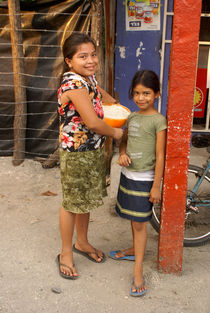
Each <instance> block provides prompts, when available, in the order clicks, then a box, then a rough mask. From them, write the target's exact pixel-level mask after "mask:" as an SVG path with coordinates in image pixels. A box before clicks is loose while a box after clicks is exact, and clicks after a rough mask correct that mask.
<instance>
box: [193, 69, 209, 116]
mask: <svg viewBox="0 0 210 313" xmlns="http://www.w3.org/2000/svg"><path fill="white" fill-rule="evenodd" d="M206 82H207V69H206V68H198V69H197V80H196V88H195V96H194V117H199V118H203V117H204V114H205V106H206V96H207V88H206Z"/></svg>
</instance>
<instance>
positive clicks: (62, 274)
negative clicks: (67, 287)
mask: <svg viewBox="0 0 210 313" xmlns="http://www.w3.org/2000/svg"><path fill="white" fill-rule="evenodd" d="M56 261H57V264H58V269H59V274H60V275H61V277H63V278H66V279H72V280H74V279H77V278H78V276H74V275H73V269H72V267H70V266H68V265H66V264H63V263H61V262H60V254H58V256H57V258H56ZM61 266H65V267H66V268H68V269H69V270H70V272H71V273H72V275H66V274H64V273H63V272H62V271H61ZM73 266H74V264H73Z"/></svg>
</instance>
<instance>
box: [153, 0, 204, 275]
mask: <svg viewBox="0 0 210 313" xmlns="http://www.w3.org/2000/svg"><path fill="white" fill-rule="evenodd" d="M201 4H202V0H187V1H186V0H174V20H173V34H172V45H171V59H170V73H169V93H168V105H167V119H168V133H167V147H166V167H165V174H164V188H163V204H162V213H161V227H160V236H159V249H158V268H159V269H160V270H161V271H163V272H165V273H172V272H174V273H178V272H180V271H181V270H182V253H183V236H184V220H185V204H186V193H187V168H188V163H189V149H190V137H191V127H192V116H193V115H192V109H193V102H194V88H195V83H196V69H197V54H198V40H199V29H200V15H201Z"/></svg>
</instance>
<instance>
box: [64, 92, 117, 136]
mask: <svg viewBox="0 0 210 313" xmlns="http://www.w3.org/2000/svg"><path fill="white" fill-rule="evenodd" d="M68 101H72V102H73V104H74V106H75V108H76V110H77V111H78V112H79V114H80V116H81V118H82V120H83V122H84V123H85V125H86V126H87V127H88V128H89V129H90V130H92V131H94V132H95V133H97V134H100V135H106V136H110V137H113V138H114V139H116V140H119V139H121V137H122V135H123V130H122V129H120V128H113V127H111V126H109V125H107V124H106V123H105V122H104V120H102V119H100V118H98V116H97V115H96V113H95V111H94V108H93V105H92V102H91V100H90V97H89V94H88V92H87V90H86V89H85V88H82V89H74V90H68V91H65V92H64V93H63V94H62V96H61V103H66V102H68Z"/></svg>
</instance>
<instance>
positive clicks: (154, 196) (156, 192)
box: [149, 187, 161, 204]
mask: <svg viewBox="0 0 210 313" xmlns="http://www.w3.org/2000/svg"><path fill="white" fill-rule="evenodd" d="M160 200H161V192H160V188H159V187H152V188H151V190H150V198H149V201H150V202H152V203H154V204H157V203H159V202H160Z"/></svg>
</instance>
